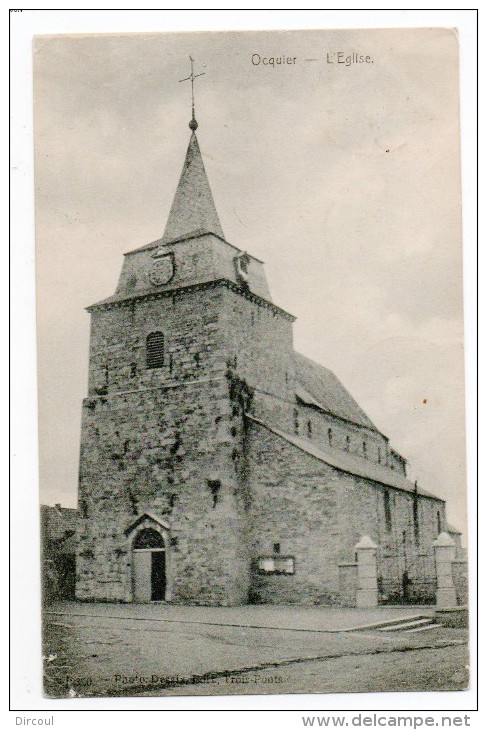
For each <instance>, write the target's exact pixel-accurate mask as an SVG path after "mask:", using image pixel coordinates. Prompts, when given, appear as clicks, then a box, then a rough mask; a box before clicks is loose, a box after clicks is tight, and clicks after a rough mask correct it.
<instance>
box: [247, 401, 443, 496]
mask: <svg viewBox="0 0 487 730" xmlns="http://www.w3.org/2000/svg"><path fill="white" fill-rule="evenodd" d="M247 418H248V419H249V420H250V421H253V422H254V423H256V424H258V425H259V426H262V427H263V428H265V429H267V430H268V431H270V432H271V433H273V434H275V435H276V436H278V437H279V438H282V439H284V440H285V441H287V442H288V443H289V444H292V445H293V446H295V447H296V448H298V449H300V450H301V451H304V452H306V453H307V454H309V455H310V456H313V457H314V458H315V459H318V460H319V461H322V462H323V463H325V464H328V465H329V466H333V467H334V468H335V469H339V470H340V471H344V472H346V473H347V474H353V475H354V476H358V477H363V478H364V479H369V480H370V481H373V482H378V483H379V484H385V485H386V486H388V487H394V489H400V490H401V491H402V492H409V493H411V494H413V493H414V491H415V489H416V487H415V485H414V484H413V482H410V481H409V479H407V478H406V477H405V476H404V475H403V474H401V473H400V472H398V471H394V469H388V468H387V467H386V466H384V465H382V464H376V463H374V462H373V461H368V459H365V458H363V457H360V456H357V455H355V454H351V453H350V452H348V451H342V450H341V449H335V448H332V447H329V446H326V445H321V447H320V448H318V447H317V446H316V445H315V444H313V443H312V442H311V441H309V440H308V439H302V438H300V437H299V436H295V435H294V434H289V433H284V431H281V430H280V429H278V428H275V427H274V426H269V424H267V423H265V422H264V421H261V420H260V419H258V418H254V416H250V415H248V414H247ZM417 494H418V495H420V496H421V497H429V498H430V499H436V500H438V501H439V502H444V501H445V500H444V499H441V498H440V497H437V496H436V495H434V494H432V493H431V492H428V491H426V489H421V487H418V489H417Z"/></svg>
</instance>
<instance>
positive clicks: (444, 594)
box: [433, 532, 457, 608]
mask: <svg viewBox="0 0 487 730" xmlns="http://www.w3.org/2000/svg"><path fill="white" fill-rule="evenodd" d="M433 547H434V550H435V564H436V583H437V585H436V587H437V590H436V605H437V607H438V608H449V607H450V606H456V605H457V596H456V592H455V587H454V585H453V570H452V563H453V561H454V559H455V553H456V545H455V541H454V540H453V538H452V537H451V536H450V535H449V534H448V533H447V532H440V534H439V535H438V537H437V538H436V540H435V541H434V543H433Z"/></svg>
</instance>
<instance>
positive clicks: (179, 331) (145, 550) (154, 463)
mask: <svg viewBox="0 0 487 730" xmlns="http://www.w3.org/2000/svg"><path fill="white" fill-rule="evenodd" d="M196 128H197V124H196V121H195V119H194V116H193V119H192V121H191V123H190V129H191V137H190V140H189V146H188V150H187V153H186V159H185V160H184V165H183V170H182V173H181V177H180V180H179V184H178V186H177V189H176V193H175V196H174V200H173V203H172V207H171V210H170V213H169V217H168V220H167V224H166V227H165V231H164V235H163V236H162V238H160V239H159V240H157V241H154V242H152V243H149V244H147V245H145V246H143V247H142V248H138V249H136V250H133V251H129V252H128V253H126V254H125V257H124V262H123V267H122V271H121V274H120V278H119V281H118V286H117V289H116V291H115V293H114V294H113V295H112V296H109V297H108V298H107V299H104V300H103V301H101V302H98V303H97V304H93V305H92V306H90V307H88V311H89V312H90V314H91V340H90V355H89V358H90V364H89V391H88V396H87V397H86V398H85V399H84V402H83V416H82V442H81V456H80V476H79V505H78V513H79V520H78V530H77V555H76V597H77V599H78V600H83V601H122V602H132V601H135V602H150V601H167V602H172V603H180V604H183V603H192V604H199V605H218V606H230V605H238V604H246V603H276V604H279V603H295V604H328V605H332V604H340V601H341V597H340V580H339V572H340V569H339V566H340V565H341V564H344V563H345V564H346V563H348V564H349V563H351V562H353V561H354V560H355V545H356V543H357V542H358V541H359V539H360V538H361V537H362V536H364V535H368V536H369V537H370V538H371V539H372V540H373V541H374V542H375V543H376V544H377V545H378V574H379V593H380V600H381V601H383V602H386V601H394V600H401V599H403V600H411V601H422V600H424V601H428V600H430V599H431V597H432V596H433V595H434V590H435V586H434V580H435V579H434V576H435V569H434V560H433V548H432V543H433V541H434V540H435V538H436V537H437V535H438V534H439V533H440V532H441V531H442V530H443V529H446V517H445V503H444V501H443V500H441V499H439V498H438V497H435V496H434V495H433V494H430V493H428V492H426V491H425V490H422V489H421V488H419V487H418V486H417V484H413V483H412V482H411V481H410V480H409V479H408V477H407V474H406V460H405V459H404V458H403V457H402V456H401V455H400V454H398V453H397V452H396V451H395V450H394V449H392V448H391V446H390V444H389V439H388V438H387V436H386V435H384V434H383V433H381V432H380V431H379V430H378V428H377V427H376V426H375V425H374V423H373V422H372V421H371V420H370V418H369V417H368V416H367V415H366V413H364V411H363V410H362V409H361V408H360V406H359V405H358V404H357V403H356V402H355V400H354V399H353V398H352V397H351V395H350V394H349V393H348V392H347V390H346V388H345V387H344V386H343V385H342V383H341V382H340V381H339V380H338V378H337V377H336V376H335V375H334V374H333V373H332V372H331V371H330V370H328V369H327V368H326V367H324V366H322V365H321V364H317V363H315V362H313V361H311V360H310V359H308V358H307V357H304V356H303V355H301V354H299V353H297V352H295V350H294V348H293V322H294V319H295V318H294V317H293V316H292V315H291V314H290V313H288V312H286V311H285V310H283V309H282V308H281V307H279V306H278V305H277V304H275V303H274V302H273V301H272V298H271V295H270V292H269V288H268V284H267V281H266V275H265V271H264V266H263V263H262V261H260V260H259V259H258V258H256V257H255V256H253V255H252V253H251V252H246V251H243V250H241V249H240V248H238V245H236V243H237V242H232V243H230V242H229V241H227V240H226V238H225V234H224V232H223V229H222V226H221V223H220V220H219V217H218V214H217V210H216V207H215V203H214V200H213V196H212V193H211V189H210V185H209V182H208V179H207V175H206V172H205V167H204V164H203V159H202V155H201V152H200V148H199V145H198V140H197V137H196Z"/></svg>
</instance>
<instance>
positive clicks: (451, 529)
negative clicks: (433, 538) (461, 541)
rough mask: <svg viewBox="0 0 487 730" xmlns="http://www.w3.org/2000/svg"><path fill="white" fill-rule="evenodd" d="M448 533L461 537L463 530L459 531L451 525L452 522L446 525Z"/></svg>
mask: <svg viewBox="0 0 487 730" xmlns="http://www.w3.org/2000/svg"><path fill="white" fill-rule="evenodd" d="M446 531H447V532H449V533H450V535H461V534H462V532H461V530H459V529H457V528H456V527H455V526H454V525H452V524H450V522H447V523H446Z"/></svg>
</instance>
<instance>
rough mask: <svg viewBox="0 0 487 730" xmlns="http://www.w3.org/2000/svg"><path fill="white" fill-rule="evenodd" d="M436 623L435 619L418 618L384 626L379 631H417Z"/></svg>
mask: <svg viewBox="0 0 487 730" xmlns="http://www.w3.org/2000/svg"><path fill="white" fill-rule="evenodd" d="M433 623H434V619H432V618H430V617H429V616H428V617H427V618H424V617H423V618H417V619H415V620H414V621H401V622H400V623H398V624H393V625H390V626H382V627H381V628H380V629H379V631H415V630H416V631H417V630H418V629H420V628H427V627H430V626H431V625H432V624H433Z"/></svg>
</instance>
